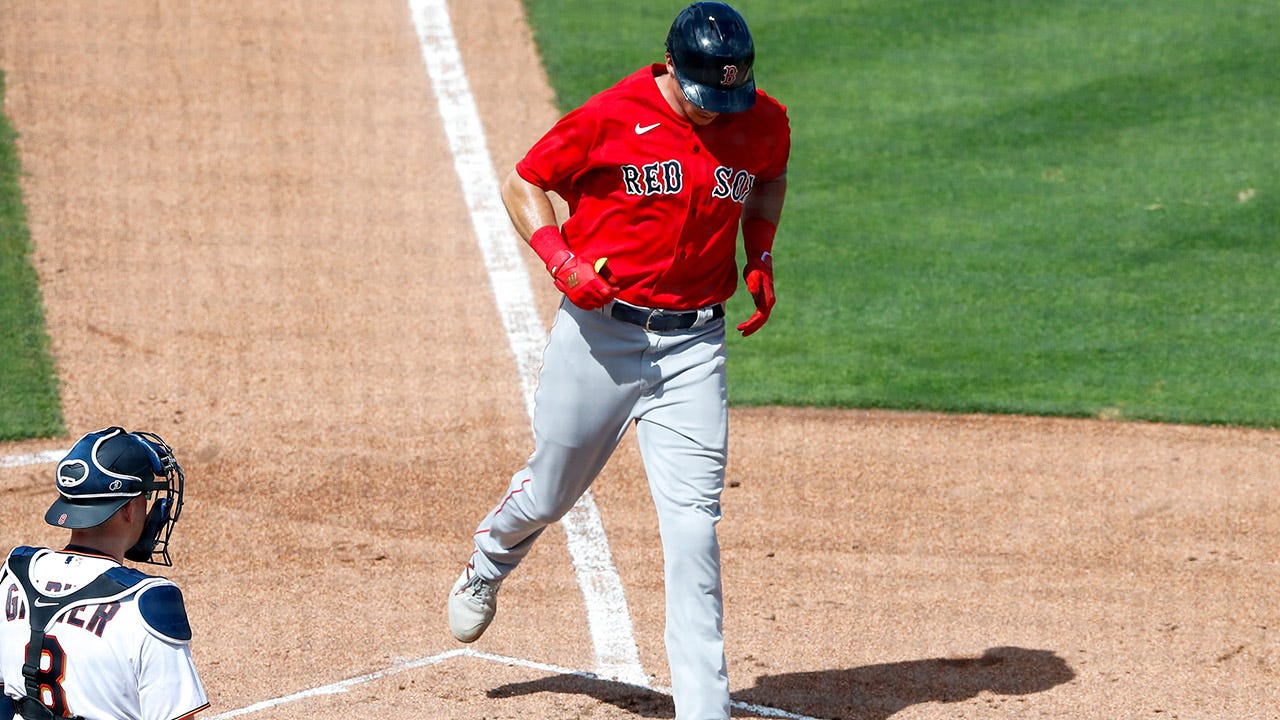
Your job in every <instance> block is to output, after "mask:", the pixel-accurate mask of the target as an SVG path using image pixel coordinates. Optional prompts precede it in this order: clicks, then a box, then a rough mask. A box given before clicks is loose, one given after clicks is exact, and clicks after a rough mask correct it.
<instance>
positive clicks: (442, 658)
mask: <svg viewBox="0 0 1280 720" xmlns="http://www.w3.org/2000/svg"><path fill="white" fill-rule="evenodd" d="M458 658H468V659H474V660H481V661H484V662H492V663H498V664H501V665H508V666H513V667H522V668H527V669H530V670H537V671H539V672H545V673H549V674H552V675H565V676H569V677H577V678H582V679H584V680H600V681H602V682H613V683H617V684H619V685H625V686H627V687H632V688H635V689H637V690H643V691H645V692H649V693H659V694H661V695H666V696H668V697H670V695H671V689H670V688H664V687H650V686H647V685H637V684H635V683H629V682H624V681H621V680H613V679H610V678H604V677H600V676H599V675H596V674H595V673H590V672H585V671H582V670H573V669H571V668H566V667H560V666H559V665H551V664H548V663H541V662H536V661H533V660H525V659H523V658H514V657H507V656H505V655H495V654H493V653H487V652H480V651H478V650H473V649H471V648H462V649H460V650H449V651H448V652H442V653H440V654H439V655H432V656H430V657H423V658H418V659H416V660H400V661H397V662H396V663H395V664H393V665H391V666H390V667H387V668H384V669H382V670H378V671H376V672H371V673H368V674H365V675H360V676H357V677H353V678H348V679H346V680H340V681H338V682H335V683H330V684H329V685H321V686H320V687H315V688H311V689H309V690H303V691H301V692H296V693H293V694H292V695H285V696H282V697H278V698H274V699H271V700H263V701H261V702H256V703H254V704H252V705H247V706H245V707H242V708H239V709H237V710H228V711H227V712H224V713H220V714H218V715H214V716H212V717H210V718H209V720H227V719H228V718H234V717H242V716H245V715H252V714H253V713H256V712H260V711H262V710H270V709H271V708H275V707H279V706H281V705H287V704H289V703H292V702H297V701H299V700H306V699H308V698H314V697H321V696H324V695H337V694H340V693H345V692H347V690H349V689H351V688H353V687H356V686H359V685H364V684H365V683H370V682H374V681H375V680H381V679H382V678H385V677H390V676H392V675H398V674H400V673H403V672H408V671H409V670H416V669H418V668H424V667H430V666H433V665H441V664H443V663H446V662H448V661H450V660H455V659H458ZM730 705H731V706H732V707H734V708H736V709H738V710H743V711H746V712H749V713H753V714H755V715H756V716H757V717H768V718H785V719H786V720H822V718H815V717H810V716H809V715H800V714H798V713H793V712H788V711H786V710H781V709H779V708H773V707H768V706H765V705H754V704H752V703H744V702H737V701H733V702H731V703H730Z"/></svg>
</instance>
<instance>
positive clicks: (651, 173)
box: [622, 160, 756, 203]
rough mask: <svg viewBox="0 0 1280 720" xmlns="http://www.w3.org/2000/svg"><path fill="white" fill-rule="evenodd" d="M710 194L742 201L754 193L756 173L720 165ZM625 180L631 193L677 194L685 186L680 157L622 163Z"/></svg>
mask: <svg viewBox="0 0 1280 720" xmlns="http://www.w3.org/2000/svg"><path fill="white" fill-rule="evenodd" d="M714 177H715V181H716V184H715V187H713V188H712V189H711V197H714V198H731V199H732V200H733V201H734V202H736V203H742V202H743V201H744V200H746V199H747V196H748V195H750V194H751V188H752V186H754V185H755V182H756V176H755V175H752V174H751V173H749V172H747V171H746V170H734V169H733V168H731V167H725V166H723V165H721V166H720V167H718V168H716V169H715V175H714ZM622 182H623V183H624V184H625V186H626V189H627V194H628V195H675V194H677V193H679V192H680V191H681V190H683V189H684V167H683V166H682V165H681V164H680V161H679V160H659V161H657V162H652V163H649V164H648V165H641V166H639V167H637V166H635V165H623V166H622Z"/></svg>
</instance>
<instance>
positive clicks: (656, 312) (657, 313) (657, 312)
mask: <svg viewBox="0 0 1280 720" xmlns="http://www.w3.org/2000/svg"><path fill="white" fill-rule="evenodd" d="M665 314H666V311H664V310H663V309H662V308H653V309H651V310H649V317H647V318H645V320H644V329H645V332H657V330H654V329H653V328H651V327H649V323H651V322H653V319H654V318H656V317H662V316H663V315H665Z"/></svg>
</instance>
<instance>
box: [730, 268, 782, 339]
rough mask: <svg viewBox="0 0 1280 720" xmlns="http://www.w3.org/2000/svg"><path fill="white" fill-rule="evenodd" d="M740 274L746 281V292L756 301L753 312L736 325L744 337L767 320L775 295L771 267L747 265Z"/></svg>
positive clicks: (771, 310)
mask: <svg viewBox="0 0 1280 720" xmlns="http://www.w3.org/2000/svg"><path fill="white" fill-rule="evenodd" d="M742 275H743V279H744V280H746V281H747V292H749V293H751V299H752V300H754V301H755V303H756V311H755V313H753V314H752V315H751V317H749V318H747V319H746V321H744V322H743V323H741V324H740V325H738V330H739V331H741V332H742V337H746V336H748V335H750V334H751V333H753V332H755V331H757V330H759V329H760V328H762V327H764V324H765V323H766V322H768V321H769V313H771V312H773V304H774V303H775V302H776V301H777V297H775V296H774V294H773V268H771V267H769V266H767V265H765V264H763V263H761V264H754V265H748V266H747V268H746V270H745V271H744V272H743V273H742Z"/></svg>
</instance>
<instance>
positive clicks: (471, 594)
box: [449, 569, 501, 643]
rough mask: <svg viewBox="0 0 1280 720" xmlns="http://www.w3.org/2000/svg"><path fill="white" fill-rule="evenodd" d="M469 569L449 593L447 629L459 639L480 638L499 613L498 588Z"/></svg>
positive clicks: (465, 641)
mask: <svg viewBox="0 0 1280 720" xmlns="http://www.w3.org/2000/svg"><path fill="white" fill-rule="evenodd" d="M500 584H501V583H491V582H489V581H488V580H485V579H483V578H481V577H480V576H479V575H471V570H470V569H467V570H463V571H462V576H461V577H459V578H458V582H456V583H454V584H453V590H451V591H450V592H449V630H451V631H452V632H453V636H454V637H455V638H457V639H458V641H459V642H464V643H469V642H475V641H476V640H479V639H480V636H481V635H483V634H484V631H485V629H486V628H488V627H489V623H491V622H493V616H494V615H496V614H497V613H498V587H499V586H500Z"/></svg>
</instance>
